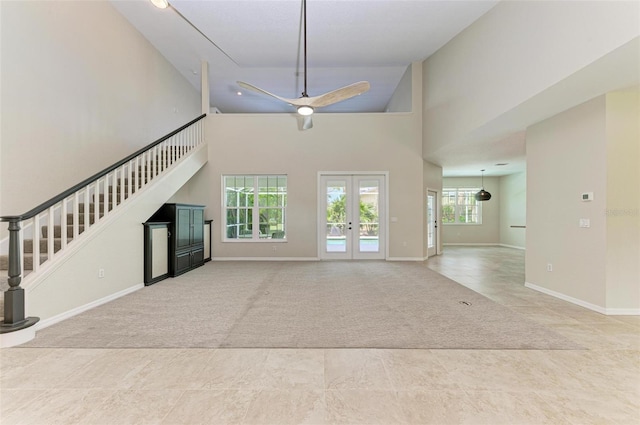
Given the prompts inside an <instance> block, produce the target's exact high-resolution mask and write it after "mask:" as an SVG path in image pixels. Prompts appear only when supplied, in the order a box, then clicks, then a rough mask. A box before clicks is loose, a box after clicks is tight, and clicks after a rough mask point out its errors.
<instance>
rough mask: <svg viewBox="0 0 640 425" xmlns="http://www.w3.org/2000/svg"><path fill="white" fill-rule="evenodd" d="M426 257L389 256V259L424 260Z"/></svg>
mask: <svg viewBox="0 0 640 425" xmlns="http://www.w3.org/2000/svg"><path fill="white" fill-rule="evenodd" d="M424 260H425V258H424V257H389V258H387V261H424Z"/></svg>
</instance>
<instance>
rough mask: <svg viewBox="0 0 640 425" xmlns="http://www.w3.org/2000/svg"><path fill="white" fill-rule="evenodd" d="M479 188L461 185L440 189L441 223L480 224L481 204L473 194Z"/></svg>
mask: <svg viewBox="0 0 640 425" xmlns="http://www.w3.org/2000/svg"><path fill="white" fill-rule="evenodd" d="M479 190H480V188H477V187H461V188H446V189H443V190H442V223H443V224H482V205H481V202H480V201H476V198H475V194H476V193H478V191H479Z"/></svg>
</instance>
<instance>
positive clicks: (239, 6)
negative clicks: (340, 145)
mask: <svg viewBox="0 0 640 425" xmlns="http://www.w3.org/2000/svg"><path fill="white" fill-rule="evenodd" d="M497 3H498V1H482V0H480V1H450V0H447V1H433V0H415V1H405V0H370V1H362V0H356V1H352V0H339V1H335V0H334V1H329V0H308V2H307V40H308V43H307V44H308V93H309V95H310V96H314V95H318V94H322V93H325V92H328V91H331V90H335V89H337V88H340V87H343V86H346V85H348V84H351V83H354V82H356V81H361V80H367V81H369V82H370V83H371V89H370V90H369V91H368V92H367V93H365V94H363V95H361V96H357V97H355V98H352V99H349V100H347V101H344V102H340V103H337V104H335V105H332V106H329V107H326V108H323V109H322V110H320V111H318V112H320V113H322V112H351V113H353V112H384V110H385V108H386V106H387V103H388V102H389V99H390V98H391V96H392V94H393V92H394V91H395V89H396V87H397V85H398V82H399V81H400V79H401V78H402V76H403V74H404V72H405V70H406V69H407V67H408V66H409V65H410V64H411V63H412V62H415V61H422V60H424V59H425V58H427V57H428V56H430V55H432V54H433V53H434V52H435V51H437V50H438V49H439V48H440V47H442V46H443V45H445V44H446V43H447V42H448V41H449V40H451V39H452V38H453V37H454V36H455V35H456V34H458V33H459V32H461V31H462V30H464V29H465V28H466V27H468V26H469V25H470V24H472V23H473V22H474V21H475V20H477V19H478V18H479V17H480V16H482V15H483V14H484V13H486V12H487V11H488V10H489V9H491V8H492V7H493V6H495V5H496V4H497ZM113 4H114V6H115V7H116V8H117V10H119V11H120V13H122V14H123V15H124V16H125V17H126V18H127V19H128V20H129V21H130V22H131V23H132V25H133V26H134V27H136V28H137V29H138V30H139V31H140V32H141V33H142V34H143V35H144V36H145V37H146V38H147V39H148V40H149V41H150V42H151V43H152V44H153V45H154V46H155V47H156V48H157V49H158V50H159V51H160V52H161V53H162V54H163V55H164V56H165V57H166V58H167V59H168V60H169V61H170V62H171V63H172V64H173V65H174V66H175V67H176V68H177V69H178V70H179V71H180V72H181V73H182V74H183V75H184V76H185V78H187V79H188V80H189V81H190V82H191V83H192V84H193V85H194V87H196V88H197V89H198V90H199V89H200V75H199V73H200V67H201V62H202V61H207V62H208V63H209V87H210V99H211V106H214V107H217V108H218V109H219V110H220V111H221V112H223V113H278V112H292V108H291V107H289V106H288V105H286V104H282V103H281V102H278V101H277V100H275V99H270V98H268V97H265V96H262V95H260V94H256V93H243V96H238V94H237V93H238V91H239V90H240V89H239V87H238V85H237V84H236V81H238V80H242V81H246V82H249V83H251V84H254V85H256V86H259V87H261V88H263V89H265V90H267V91H269V92H271V93H274V94H277V95H279V96H282V97H288V98H296V97H299V96H300V94H301V92H302V87H303V75H302V74H303V73H302V70H303V61H302V58H303V55H302V53H303V48H302V39H303V37H302V31H301V28H302V1H301V0H279V1H269V0H232V1H231V0H207V1H193V0H170V5H171V7H170V8H168V9H163V10H161V9H157V8H155V7H154V6H153V5H152V4H151V2H150V1H148V0H137V1H118V0H114V1H113ZM194 27H195V28H194ZM196 28H197V30H196ZM198 31H199V32H200V33H199V32H198Z"/></svg>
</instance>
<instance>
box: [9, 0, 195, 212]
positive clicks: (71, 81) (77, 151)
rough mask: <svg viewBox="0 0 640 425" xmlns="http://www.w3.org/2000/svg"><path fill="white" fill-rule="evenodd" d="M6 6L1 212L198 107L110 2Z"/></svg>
mask: <svg viewBox="0 0 640 425" xmlns="http://www.w3.org/2000/svg"><path fill="white" fill-rule="evenodd" d="M0 9H1V11H2V13H1V19H2V21H1V27H0V31H1V36H2V37H1V43H2V45H1V48H2V75H1V87H2V96H1V108H2V117H1V132H0V150H1V152H2V154H1V157H0V160H1V161H2V162H1V165H0V195H1V198H0V199H1V200H2V204H1V205H0V215H6V214H20V213H23V212H25V211H26V210H28V209H30V208H32V207H35V206H36V205H37V204H39V203H41V202H44V201H46V200H47V199H49V198H50V197H52V196H55V195H56V194H57V193H60V192H61V191H63V190H65V189H67V188H68V187H71V186H73V185H74V184H76V183H79V182H80V181H81V180H83V179H84V178H87V177H89V176H91V175H93V174H94V173H96V172H98V171H100V170H101V169H103V168H105V167H107V166H109V165H111V164H112V163H114V162H115V161H117V160H119V159H122V158H123V157H125V156H126V155H128V154H130V153H133V152H134V151H135V150H137V149H139V148H140V147H142V146H144V145H146V144H149V143H151V142H153V141H154V140H156V139H157V138H159V137H161V136H163V135H164V134H167V133H168V132H170V131H171V130H174V129H176V128H177V127H179V126H181V125H182V124H185V123H187V122H189V121H190V120H192V119H193V118H195V117H197V116H198V115H200V109H201V105H200V95H199V93H198V92H197V91H196V90H195V89H194V88H193V87H192V86H191V85H190V84H189V83H188V82H187V81H186V80H185V79H184V78H183V77H182V76H181V75H180V74H179V72H178V71H177V70H176V69H175V68H173V67H172V66H171V65H170V64H169V63H168V62H167V61H166V60H165V59H164V57H163V56H162V55H160V53H159V52H158V51H157V50H155V49H154V48H153V47H152V46H151V44H150V43H149V42H148V41H146V39H144V38H143V37H142V35H141V34H140V33H138V32H137V31H136V30H135V29H134V28H133V27H132V26H131V25H130V24H129V23H128V22H127V21H126V20H125V19H124V18H123V17H122V16H121V15H120V14H119V13H118V12H117V11H116V10H115V9H114V8H113V6H112V5H111V3H110V2H108V1H90V2H89V1H77V2H65V1H34V2H26V1H25V2H22V1H19V2H6V1H3V2H0ZM34 182H37V183H35V184H34Z"/></svg>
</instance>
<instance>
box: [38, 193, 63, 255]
mask: <svg viewBox="0 0 640 425" xmlns="http://www.w3.org/2000/svg"><path fill="white" fill-rule="evenodd" d="M54 211H55V205H54V206H51V207H49V217H47V218H48V219H49V220H48V221H49V225H48V226H47V260H48V261H50V260H52V259H53V247H54V245H53V243H54V239H55V225H56V220H55V216H54ZM66 230H67V229H60V231H61V232H62V231H66ZM35 259H36V258H34V260H35ZM37 261H38V263H40V255H38V256H37Z"/></svg>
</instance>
